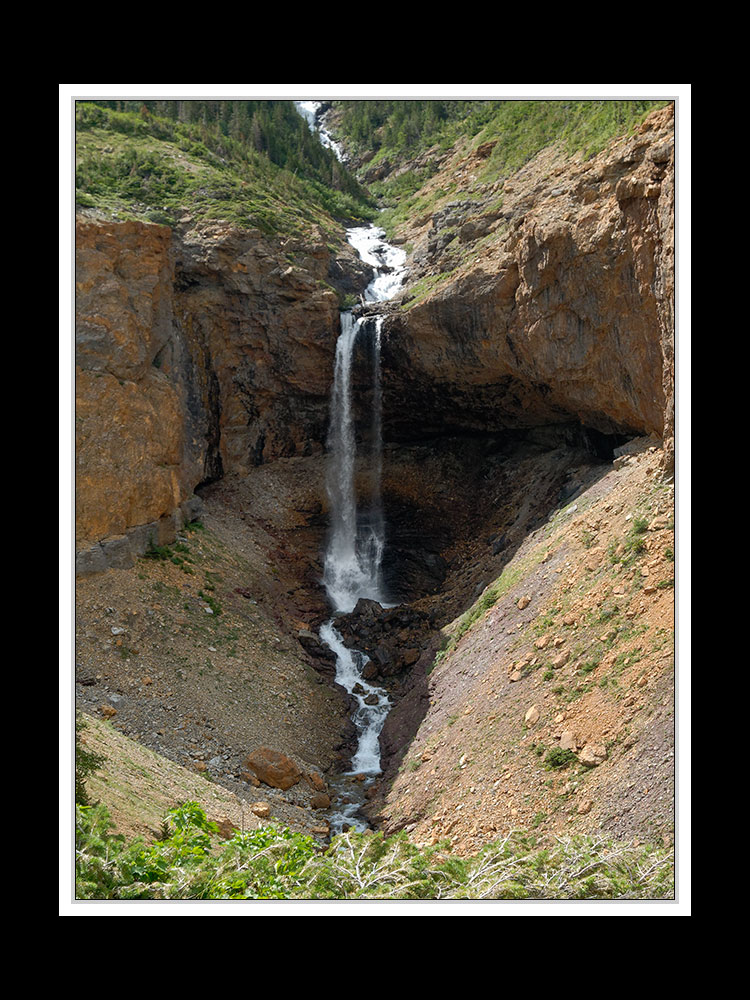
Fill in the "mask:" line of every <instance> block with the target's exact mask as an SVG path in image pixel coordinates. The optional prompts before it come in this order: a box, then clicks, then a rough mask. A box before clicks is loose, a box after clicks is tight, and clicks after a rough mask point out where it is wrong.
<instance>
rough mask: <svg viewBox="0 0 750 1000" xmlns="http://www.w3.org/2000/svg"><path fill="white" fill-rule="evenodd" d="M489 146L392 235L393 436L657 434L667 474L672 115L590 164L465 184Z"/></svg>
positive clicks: (452, 167)
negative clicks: (406, 250)
mask: <svg viewBox="0 0 750 1000" xmlns="http://www.w3.org/2000/svg"><path fill="white" fill-rule="evenodd" d="M489 153H490V150H489V149H487V148H485V147H479V148H478V149H474V150H471V151H469V152H467V151H466V150H459V151H458V152H457V153H456V154H455V156H454V157H453V158H452V159H449V160H448V161H444V162H442V163H441V166H440V170H439V171H438V173H437V174H436V175H435V177H434V178H433V179H432V180H431V181H430V182H429V184H428V185H427V188H428V189H429V187H432V188H434V189H436V190H439V189H440V187H441V185H442V187H443V188H445V187H446V186H447V184H446V178H448V177H454V178H458V179H459V183H460V184H461V185H462V188H463V192H464V193H463V196H462V198H461V199H459V200H456V199H455V196H453V200H447V198H446V197H443V198H442V200H440V201H439V202H438V203H437V205H436V207H435V209H434V210H433V211H432V212H431V213H429V214H428V215H427V216H423V217H422V218H421V219H417V220H416V221H415V222H413V223H412V225H411V226H410V227H407V228H405V229H404V230H402V232H401V236H402V238H403V239H404V240H406V241H408V242H409V244H410V245H411V255H410V264H411V272H410V273H411V280H410V283H409V285H408V286H407V288H406V290H405V292H404V294H403V297H402V300H401V304H400V305H401V308H400V309H399V310H398V311H397V312H396V313H394V315H392V316H391V317H390V319H389V321H388V325H387V327H386V330H387V336H386V338H385V347H384V370H385V375H384V385H385V386H386V393H387V399H386V407H385V412H386V415H387V416H386V419H387V420H388V421H389V427H390V430H391V432H392V434H394V435H395V436H404V437H407V436H409V434H410V428H412V429H413V428H419V429H420V432H422V433H429V432H430V430H433V431H434V432H435V433H438V432H440V430H441V429H444V428H445V427H453V428H457V427H463V428H466V429H475V430H480V431H488V430H498V429H500V428H507V427H531V426H540V425H544V424H551V423H564V422H569V421H573V422H577V423H580V424H581V425H583V426H585V427H588V428H591V429H594V430H596V431H599V432H603V433H606V434H612V433H619V434H625V435H631V436H632V435H634V434H645V435H648V434H654V435H656V436H658V437H659V438H662V437H663V438H664V439H665V441H666V445H667V449H666V454H667V459H666V460H667V462H668V463H669V464H670V465H671V461H672V458H671V455H672V451H673V435H674V427H673V422H672V413H673V407H674V398H673V392H674V390H673V322H674V312H673V299H674V284H673V265H674V210H675V203H674V121H673V108H672V107H671V106H670V107H666V108H664V109H662V110H659V111H656V112H654V113H652V114H651V115H650V116H649V117H648V118H647V119H646V120H645V122H644V123H643V125H642V126H641V127H640V128H639V130H638V131H637V133H636V134H635V135H633V136H630V137H626V138H622V139H620V140H619V141H617V142H615V143H614V144H612V145H611V146H610V147H608V148H607V149H606V150H605V151H604V152H603V153H601V154H600V155H598V156H596V157H594V158H593V159H591V160H588V161H581V160H580V159H579V158H572V159H571V158H566V157H564V156H563V154H562V153H561V152H560V151H559V150H557V149H555V148H550V149H548V150H545V151H543V152H542V153H541V154H539V155H538V156H536V157H535V158H534V159H533V160H532V161H531V162H530V163H528V164H527V165H526V166H525V167H524V168H523V169H521V170H520V171H519V172H518V173H516V174H515V175H513V176H512V177H511V178H509V179H503V180H501V181H498V182H495V183H493V184H483V183H481V182H480V181H478V180H477V178H478V177H480V176H481V169H482V163H483V161H484V159H485V158H486V157H487V156H488V155H489Z"/></svg>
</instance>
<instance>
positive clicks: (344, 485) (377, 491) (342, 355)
mask: <svg viewBox="0 0 750 1000" xmlns="http://www.w3.org/2000/svg"><path fill="white" fill-rule="evenodd" d="M294 103H295V105H296V107H297V110H298V111H299V113H300V114H301V115H302V116H303V117H304V118H305V119H306V121H307V123H308V125H309V126H310V129H311V130H313V131H317V133H318V137H319V139H320V141H321V143H322V144H323V145H324V146H328V147H330V148H331V149H332V150H333V152H334V153H335V155H336V157H337V158H338V159H339V160H341V161H343V160H344V159H345V157H344V155H343V151H342V149H341V147H340V146H339V145H338V144H337V143H336V142H334V140H333V139H332V138H331V136H330V134H329V133H328V132H327V131H326V129H325V128H324V127H322V126H321V123H320V121H319V117H318V114H319V111H320V105H321V102H320V101H295V102H294ZM384 235H385V234H384V232H383V230H382V229H378V228H377V227H376V226H358V227H354V228H352V229H349V230H347V239H348V241H349V243H350V244H351V245H352V246H353V247H354V249H355V250H356V251H357V253H358V254H359V256H360V258H361V259H362V260H363V261H364V262H365V263H366V264H369V265H370V267H372V268H373V271H374V277H373V279H372V281H371V282H370V284H369V285H368V286H367V288H366V289H365V293H364V298H365V301H367V302H384V301H385V300H387V299H390V298H392V297H393V296H394V295H395V294H396V292H397V291H398V290H399V288H400V287H401V284H402V282H403V280H404V276H405V273H406V270H405V261H406V253H405V252H404V251H403V250H401V249H399V248H398V247H394V246H390V245H389V244H388V243H386V242H385V241H384V239H383V236H384ZM382 327H383V317H382V316H379V315H372V316H365V317H360V318H359V319H356V320H355V319H354V315H353V313H351V312H349V311H345V312H342V313H341V332H340V334H339V338H338V341H337V343H336V360H335V364H334V372H333V387H332V389H331V406H330V425H329V431H328V441H327V447H328V456H327V466H326V489H327V492H328V498H329V501H330V512H331V513H330V528H329V535H328V542H327V546H326V551H325V556H324V561H323V583H324V585H325V588H326V593H327V595H328V600H329V602H330V604H331V607H332V609H333V611H334V612H347V611H352V610H353V609H354V607H355V606H356V604H357V601H358V600H359V599H360V598H362V597H365V598H368V599H370V600H373V601H377V602H378V603H379V604H385V603H386V601H387V597H386V594H385V593H384V590H383V580H382V561H383V552H384V549H385V520H384V517H383V505H382V501H381V487H380V482H381V475H382V468H383V433H382V424H383V401H382V387H381V381H380V347H381V331H382ZM358 340H359V341H360V345H361V346H366V345H367V343H368V342H369V343H370V344H371V358H370V361H371V366H372V384H371V389H372V409H371V413H370V419H369V428H367V430H368V432H369V448H368V451H367V454H366V455H365V456H363V459H364V460H365V461H366V470H363V474H362V475H360V476H358V475H357V465H358V463H357V433H356V432H357V428H356V427H355V415H354V407H353V403H352V364H353V361H354V351H355V346H356V344H357V341H358ZM366 436H367V434H361V435H360V437H366ZM359 464H360V465H362V464H363V462H362V461H360V463H359ZM358 481H359V482H360V483H361V484H362V483H365V482H366V483H367V490H366V493H365V496H364V497H363V498H362V497H360V495H359V493H358V490H357V483H358ZM361 499H364V500H365V501H366V502H365V504H362V503H360V500H361ZM320 638H321V640H322V641H323V642H325V643H326V645H327V646H328V647H329V648H330V649H331V650H332V651H333V652H334V653H335V655H336V678H335V679H336V683H337V684H339V685H341V687H343V688H344V689H345V690H346V691H347V692H348V693H349V694H350V695H351V696H352V698H353V699H354V700H355V706H356V707H355V710H354V714H353V715H352V721H353V723H354V726H355V728H356V730H357V737H358V742H357V749H356V752H355V754H354V756H353V757H352V760H351V768H350V770H349V772H348V775H350V776H351V775H356V776H358V777H362V776H364V781H361V782H357V783H356V790H355V788H354V787H352V788H348V789H346V792H348V794H346V796H345V801H344V803H343V804H342V805H339V806H338V807H336V808H335V809H333V810H332V812H331V816H330V824H331V831H332V832H333V833H339V832H341V830H342V829H343V827H344V826H352V827H354V828H355V829H359V830H364V829H367V824H366V823H365V822H364V821H363V820H362V818H361V817H360V816H359V815H358V813H359V809H360V807H361V805H362V792H363V790H364V788H366V787H367V785H369V784H371V783H372V781H373V780H374V777H375V776H376V775H378V774H380V773H381V768H380V744H379V737H380V732H381V730H382V728H383V724H384V723H385V719H386V716H387V714H388V710H389V709H390V702H389V700H388V696H387V694H386V693H385V691H383V689H382V688H378V687H375V686H374V685H372V684H370V683H368V682H367V681H366V680H365V679H364V677H363V673H362V671H363V668H364V667H365V665H366V664H367V662H368V658H367V656H366V655H365V654H364V653H362V652H361V651H360V650H357V649H349V648H348V647H347V646H346V644H345V643H344V641H343V638H342V637H341V634H340V633H339V632H338V631H337V630H336V628H335V627H334V619H331V620H330V621H328V622H326V623H325V624H324V625H323V626H321V629H320ZM332 784H335V783H334V782H332Z"/></svg>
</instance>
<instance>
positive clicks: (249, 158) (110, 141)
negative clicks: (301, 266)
mask: <svg viewBox="0 0 750 1000" xmlns="http://www.w3.org/2000/svg"><path fill="white" fill-rule="evenodd" d="M75 186H76V204H77V205H78V206H79V207H82V208H87V209H92V210H95V211H97V212H98V213H101V214H103V215H105V216H106V217H108V218H118V219H127V218H136V219H143V220H147V221H152V222H159V223H163V224H166V225H174V224H175V223H176V222H178V221H179V220H180V219H181V218H184V217H185V216H189V217H190V218H191V219H192V220H197V219H221V220H226V221H229V222H233V223H236V224H237V225H240V226H243V227H247V228H258V229H260V230H262V231H263V232H266V233H274V232H275V233H281V234H286V233H294V232H303V231H305V230H306V229H308V228H309V226H310V225H311V224H318V225H321V226H322V227H323V228H324V229H329V230H330V229H332V228H333V227H334V220H341V219H369V218H371V217H372V214H373V208H372V203H371V200H370V198H369V196H368V194H367V193H366V192H365V191H364V190H363V189H362V188H361V187H360V185H359V184H358V183H357V181H356V180H354V178H353V177H352V176H351V175H350V174H349V173H348V172H347V171H346V169H345V168H344V167H343V166H342V165H341V164H340V163H339V162H338V161H337V160H336V158H335V156H334V155H333V153H332V152H331V151H330V150H327V149H324V148H323V147H322V146H321V144H320V142H319V141H318V140H317V138H316V137H315V136H314V135H313V134H312V133H311V132H310V130H309V128H308V127H307V124H306V122H305V121H304V119H303V118H302V117H301V116H300V115H299V114H298V113H297V111H296V110H295V108H294V105H293V103H292V102H291V101H142V102H137V101H84V102H78V104H77V106H76V173H75Z"/></svg>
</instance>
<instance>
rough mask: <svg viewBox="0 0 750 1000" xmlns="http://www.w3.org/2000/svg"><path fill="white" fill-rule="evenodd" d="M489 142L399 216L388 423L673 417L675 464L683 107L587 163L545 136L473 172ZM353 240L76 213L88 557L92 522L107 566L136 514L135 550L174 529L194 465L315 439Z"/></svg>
mask: <svg viewBox="0 0 750 1000" xmlns="http://www.w3.org/2000/svg"><path fill="white" fill-rule="evenodd" d="M487 155H488V150H487V149H484V148H483V147H480V148H479V149H478V150H475V151H474V152H472V153H471V154H470V155H467V154H465V153H464V152H461V151H459V152H458V153H457V154H456V157H455V158H454V159H453V160H450V159H449V160H448V161H447V162H444V163H443V164H442V167H441V170H440V172H439V173H438V174H437V175H436V176H435V178H433V181H432V183H433V185H434V186H436V187H437V186H438V185H440V184H445V179H446V177H447V176H449V175H450V176H451V177H455V178H458V179H459V180H460V181H461V183H462V184H463V185H464V186H465V187H466V189H467V191H468V192H469V194H470V197H468V198H466V199H464V200H462V201H456V202H449V203H448V204H447V205H443V207H442V208H440V210H437V211H435V212H433V213H432V214H431V215H429V216H427V217H424V218H422V219H418V220H416V222H415V223H413V224H412V226H411V228H410V229H409V230H408V231H407V232H405V233H404V239H405V240H408V241H409V242H410V243H411V244H412V250H411V253H410V257H409V266H410V281H409V283H408V285H407V288H406V290H405V292H404V294H403V296H402V298H401V300H400V302H398V303H396V304H395V305H394V308H393V310H392V312H391V315H390V316H389V318H388V321H387V323H386V327H385V336H384V344H383V390H384V404H385V405H384V414H385V432H386V437H388V438H390V439H391V440H395V441H399V440H410V439H414V437H415V435H417V436H419V437H422V438H430V437H431V436H437V435H440V436H442V435H444V434H445V433H459V434H460V433H466V432H474V431H479V432H493V433H494V432H497V431H501V430H503V429H505V428H529V427H538V426H540V425H549V424H569V423H571V422H572V423H574V424H575V423H578V424H582V425H583V426H585V427H587V428H592V429H594V430H597V431H601V432H604V433H608V434H612V433H617V434H626V435H635V434H642V435H643V434H645V435H648V434H653V435H656V436H657V437H661V438H663V439H664V440H665V456H666V457H665V464H666V465H667V466H668V467H671V464H672V453H673V436H674V428H673V409H674V398H673V394H674V390H673V364H674V360H673V333H672V330H673V321H674V312H673V295H674V285H673V276H672V275H673V257H674V136H673V114H672V108H671V107H669V108H665V109H663V110H661V111H658V112H655V113H653V114H652V115H651V116H649V118H648V119H647V120H646V121H645V122H644V124H643V125H642V126H641V128H640V130H639V131H638V133H637V134H636V135H635V136H632V137H628V138H624V139H621V140H619V141H618V142H616V143H614V144H613V145H612V146H610V147H609V148H608V150H607V151H606V152H604V153H602V154H600V155H599V156H598V157H596V158H594V159H592V160H590V161H587V162H579V161H577V160H575V159H574V160H570V159H565V158H563V157H562V154H560V153H559V152H555V151H554V150H548V151H545V152H543V153H541V154H539V155H538V156H537V157H535V158H534V159H533V160H532V161H531V162H530V163H529V164H527V165H526V166H525V167H524V168H523V169H522V170H521V171H519V172H518V173H517V174H516V175H514V176H513V177H512V178H511V179H510V180H507V181H505V182H504V183H503V182H498V183H496V184H494V185H489V186H488V185H482V184H476V185H474V186H473V187H472V178H474V177H475V176H476V175H478V174H479V173H480V170H481V166H482V162H483V158H485V157H486V156H487ZM349 251H350V248H348V247H347V248H346V251H342V252H341V253H340V254H339V256H337V255H336V254H335V253H334V252H333V251H332V250H331V248H330V247H329V246H328V245H327V242H326V239H325V238H324V236H323V234H322V233H320V232H313V233H311V234H310V236H309V238H307V239H306V240H305V241H304V242H301V241H296V242H293V241H291V240H290V241H287V242H286V243H283V242H279V241H275V242H274V241H271V240H269V239H265V238H264V237H262V236H261V234H259V233H257V232H239V231H237V230H235V229H232V228H231V227H230V226H228V225H225V224H221V223H216V224H213V225H209V224H204V225H202V226H199V227H195V228H193V229H187V228H183V229H181V230H179V231H175V232H174V233H172V232H171V231H170V230H169V229H168V228H166V227H162V226H156V225H147V224H141V223H136V222H126V223H99V222H81V223H80V224H79V225H78V227H77V246H76V252H77V260H76V283H77V295H76V306H77V313H78V315H77V328H76V348H77V354H76V364H77V369H76V398H77V411H76V447H77V451H76V459H77V508H76V513H77V539H78V548H79V549H81V550H85V551H88V552H89V555H88V557H86V559H84V562H85V563H86V564H87V565H88V566H89V568H101V566H102V565H103V563H102V561H101V554H102V553H101V551H100V548H99V547H98V546H99V543H100V542H101V541H102V540H104V541H105V548H106V554H107V559H106V560H105V563H106V564H110V565H112V564H117V559H120V558H124V560H125V564H128V560H129V558H130V557H129V554H128V546H127V545H126V546H125V548H124V549H123V543H122V539H123V537H130V533H132V531H133V529H142V530H141V533H140V535H139V536H138V540H137V542H136V543H135V547H136V550H139V549H143V547H144V545H145V544H146V541H145V538H146V535H145V532H149V533H150V534H149V537H153V538H154V541H155V542H157V543H160V542H163V541H164V540H165V539H168V538H169V537H170V535H172V533H173V531H174V530H175V523H176V522H179V520H180V518H182V517H184V516H186V515H188V514H190V511H191V510H193V509H194V508H190V509H188V510H187V511H186V510H185V509H184V506H183V505H184V504H185V503H186V502H189V501H190V498H191V496H192V494H193V490H194V489H195V487H196V486H198V485H199V484H201V483H205V482H211V481H215V480H216V479H218V478H220V477H221V476H222V475H223V474H225V473H228V472H234V473H239V474H242V473H244V472H246V471H247V470H248V469H249V468H251V467H252V466H254V465H257V464H261V463H263V462H267V461H271V460H274V459H276V458H279V457H289V456H294V455H310V454H319V453H321V452H322V449H323V443H324V441H325V433H326V426H327V420H328V391H329V386H330V381H331V373H332V370H333V352H334V347H335V341H336V337H337V334H338V325H339V318H338V317H339V297H338V295H337V293H336V291H334V287H333V286H335V287H336V288H337V289H338V291H339V292H343V291H349V292H351V291H355V290H357V289H358V288H361V287H362V285H363V284H364V283H365V280H366V276H365V275H364V274H363V269H362V266H361V265H360V264H358V262H357V261H356V258H355V255H354V253H353V251H352V252H349ZM347 275H348V277H347ZM175 519H176V522H175ZM177 527H178V528H179V523H177ZM91 547H93V548H91ZM92 552H93V553H94V556H93V557H92V555H91V553H92ZM113 552H114V553H115V555H114V562H113ZM123 553H124V555H123Z"/></svg>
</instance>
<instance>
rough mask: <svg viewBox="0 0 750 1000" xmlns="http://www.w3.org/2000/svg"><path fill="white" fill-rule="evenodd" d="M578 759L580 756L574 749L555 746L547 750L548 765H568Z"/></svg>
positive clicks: (546, 759) (545, 759)
mask: <svg viewBox="0 0 750 1000" xmlns="http://www.w3.org/2000/svg"><path fill="white" fill-rule="evenodd" d="M576 760H578V758H577V757H576V755H575V754H574V753H573V751H572V750H563V749H562V747H553V748H552V750H548V751H547V755H546V756H545V758H544V763H545V764H546V765H547V766H548V767H567V766H568V764H572V763H573V762H574V761H576Z"/></svg>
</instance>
